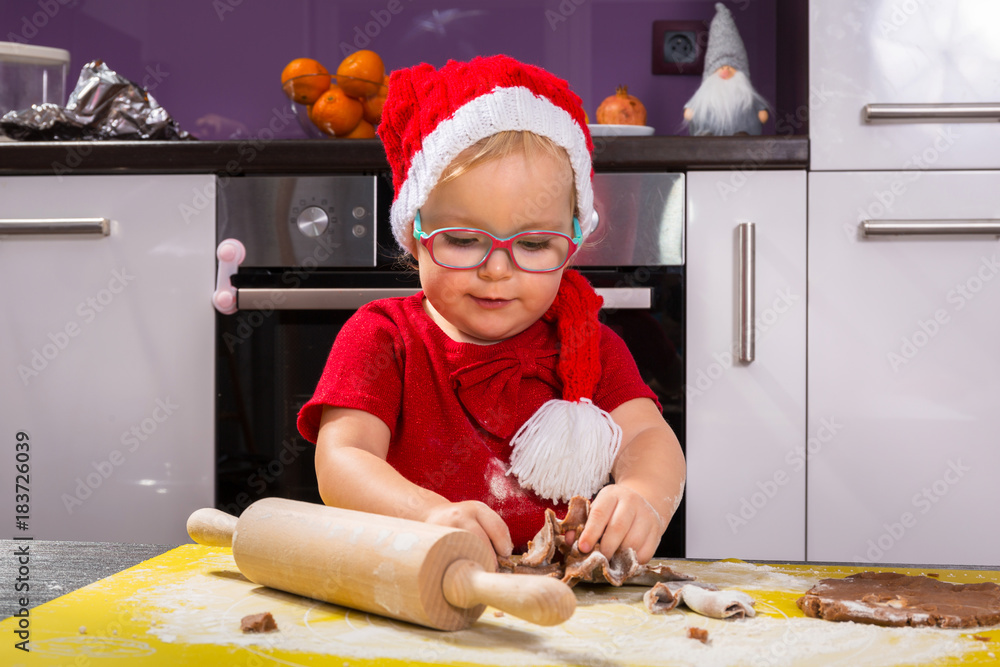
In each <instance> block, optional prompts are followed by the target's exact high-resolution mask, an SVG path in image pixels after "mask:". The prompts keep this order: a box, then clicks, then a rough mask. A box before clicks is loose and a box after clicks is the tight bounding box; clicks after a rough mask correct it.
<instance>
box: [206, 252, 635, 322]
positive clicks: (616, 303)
mask: <svg viewBox="0 0 1000 667" xmlns="http://www.w3.org/2000/svg"><path fill="white" fill-rule="evenodd" d="M220 266H221V264H220ZM232 290H233V297H234V307H233V308H232V310H231V311H226V310H222V309H221V308H219V310H220V311H221V312H224V313H226V314H232V313H234V312H236V307H237V305H238V308H239V309H240V310H271V309H273V310H356V309H358V308H360V307H361V306H363V305H365V304H366V303H369V302H371V301H375V300H376V299H386V298H389V297H397V296H411V295H413V294H416V293H417V292H418V291H419V290H417V289H416V288H409V287H399V288H397V287H372V288H368V289H363V288H352V287H326V288H319V287H318V288H311V289H301V288H299V289H295V288H289V289H281V288H278V289H268V288H266V287H242V288H240V289H238V290H237V289H236V288H232ZM594 291H595V292H597V293H598V294H599V295H601V296H602V297H604V308H611V309H617V310H649V309H650V308H652V307H653V289H652V288H651V287H606V288H602V287H597V288H595V289H594ZM227 303H228V301H227ZM216 307H217V308H218V307H219V303H218V300H217V301H216Z"/></svg>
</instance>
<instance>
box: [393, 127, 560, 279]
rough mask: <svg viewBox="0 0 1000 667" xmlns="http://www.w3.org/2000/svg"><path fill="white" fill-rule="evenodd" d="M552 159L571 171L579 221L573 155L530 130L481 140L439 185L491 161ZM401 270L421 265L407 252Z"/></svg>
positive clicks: (446, 172)
mask: <svg viewBox="0 0 1000 667" xmlns="http://www.w3.org/2000/svg"><path fill="white" fill-rule="evenodd" d="M540 153H541V154H543V155H549V156H551V157H553V158H555V159H556V160H559V161H564V162H565V164H566V166H567V167H569V179H570V189H569V191H570V195H569V206H570V210H572V211H573V215H574V216H575V217H579V216H580V212H579V210H577V207H576V181H575V179H574V174H573V163H572V162H570V159H569V153H567V152H566V149H565V148H563V147H562V146H560V145H559V144H557V143H556V142H554V141H552V140H551V139H549V138H548V137H543V136H542V135H540V134H535V133H534V132H529V131H528V130H504V131H502V132H497V133H496V134H491V135H490V136H488V137H486V138H485V139H480V140H479V141H477V142H476V143H474V144H472V145H471V146H469V147H468V148H466V149H465V150H463V151H462V152H461V153H459V154H458V156H457V157H456V158H455V159H454V160H452V161H451V163H450V164H449V165H448V166H447V167H445V169H444V171H443V172H442V173H441V178H439V179H438V182H437V185H441V184H442V183H447V182H448V181H453V180H455V179H456V178H458V177H459V176H461V175H462V174H464V173H465V172H467V171H469V170H470V169H472V168H473V167H477V166H479V165H481V164H483V163H485V162H489V161H490V160H499V159H502V158H505V157H507V156H508V155H524V156H525V157H528V158H531V157H533V156H535V155H538V154H540ZM397 259H398V262H399V263H400V264H401V266H403V267H405V268H407V269H414V270H415V269H416V268H417V265H416V263H415V262H414V261H413V259H414V255H413V254H411V252H410V250H409V249H407V248H403V250H402V253H401V254H400V255H399V257H398V258H397Z"/></svg>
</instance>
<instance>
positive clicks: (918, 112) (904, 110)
mask: <svg viewBox="0 0 1000 667" xmlns="http://www.w3.org/2000/svg"><path fill="white" fill-rule="evenodd" d="M862 115H863V116H864V119H865V122H866V123H874V122H878V121H880V120H900V121H908V122H911V123H941V122H944V121H979V122H983V121H985V122H997V121H1000V104H998V103H994V102H975V103H972V102H970V103H968V104H966V103H961V102H949V103H942V104H866V105H865V107H864V111H863V114H862Z"/></svg>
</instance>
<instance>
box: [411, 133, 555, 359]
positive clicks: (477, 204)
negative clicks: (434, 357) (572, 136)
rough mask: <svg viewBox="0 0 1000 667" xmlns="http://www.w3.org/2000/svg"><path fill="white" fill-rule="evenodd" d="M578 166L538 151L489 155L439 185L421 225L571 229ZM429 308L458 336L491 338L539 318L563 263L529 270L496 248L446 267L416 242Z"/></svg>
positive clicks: (429, 228) (501, 233) (501, 234)
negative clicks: (475, 262)
mask: <svg viewBox="0 0 1000 667" xmlns="http://www.w3.org/2000/svg"><path fill="white" fill-rule="evenodd" d="M573 187H574V185H573V170H572V168H571V167H570V165H569V161H568V160H567V159H566V158H556V157H554V156H551V155H548V154H546V153H542V152H539V153H538V154H536V155H532V157H531V158H530V159H528V158H527V157H526V156H525V155H523V154H519V153H515V154H512V155H508V156H507V157H504V158H500V159H496V160H489V161H487V162H484V163H481V164H479V165H477V166H475V167H473V168H471V169H468V170H467V171H465V172H464V173H462V174H461V175H460V176H458V177H456V178H454V179H452V180H450V181H448V182H447V183H442V184H439V185H438V186H437V187H436V188H435V189H434V190H433V191H432V192H431V194H430V196H429V197H428V198H427V202H426V203H425V204H424V205H423V206H422V207H421V208H420V220H421V227H422V229H423V231H424V232H426V233H428V234H429V233H431V232H433V231H435V230H437V229H442V228H444V227H471V228H475V229H482V230H484V231H487V232H489V233H491V234H493V235H494V236H496V237H497V238H507V237H509V236H513V235H514V234H516V233H518V232H522V231H526V230H548V231H556V232H563V233H565V234H569V235H570V236H572V235H573V234H572V230H573V211H572V209H571V207H570V194H571V192H572V188H573ZM416 249H417V255H416V257H417V263H418V265H419V270H420V284H421V287H423V290H424V294H425V296H426V297H427V298H426V300H425V301H424V308H425V309H426V310H427V312H428V314H429V315H430V316H431V318H432V319H433V320H434V321H435V322H436V323H437V325H438V326H440V327H441V329H442V330H443V331H444V332H445V333H447V334H448V335H449V336H450V337H451V338H452V339H453V340H457V341H462V342H469V343H480V344H483V343H494V342H497V341H501V340H504V339H506V338H510V337H511V336H514V335H517V334H519V333H521V332H522V331H524V330H525V329H527V328H528V327H529V326H531V325H532V324H533V323H534V322H536V321H537V320H538V319H539V318H540V317H541V316H542V315H543V314H545V311H546V310H548V308H549V306H551V305H552V301H553V300H554V299H555V297H556V292H557V291H558V290H559V282H560V280H561V278H562V273H563V270H564V269H559V270H558V271H551V272H548V273H529V272H525V271H522V270H520V269H518V268H517V267H515V266H514V264H513V263H512V262H511V260H510V257H509V255H508V254H507V252H506V251H504V250H495V251H494V252H493V253H492V254H491V255H490V256H489V258H488V259H487V260H486V262H485V263H484V264H482V265H481V266H479V267H477V268H475V269H464V270H460V269H446V268H444V267H442V266H438V265H437V264H435V263H434V261H433V260H432V259H431V257H430V254H429V253H428V251H427V249H426V248H425V247H424V246H423V245H422V244H420V243H417V244H416Z"/></svg>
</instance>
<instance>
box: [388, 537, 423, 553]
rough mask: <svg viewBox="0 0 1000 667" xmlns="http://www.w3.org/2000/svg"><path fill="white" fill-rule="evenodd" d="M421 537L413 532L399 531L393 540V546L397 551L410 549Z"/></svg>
mask: <svg viewBox="0 0 1000 667" xmlns="http://www.w3.org/2000/svg"><path fill="white" fill-rule="evenodd" d="M419 541H420V538H419V537H417V536H416V535H414V534H413V533H399V534H398V535H396V539H394V540H393V541H392V548H393V549H395V550H396V551H409V550H410V549H411V548H412V547H413V545H414V544H416V543H417V542H419Z"/></svg>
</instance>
